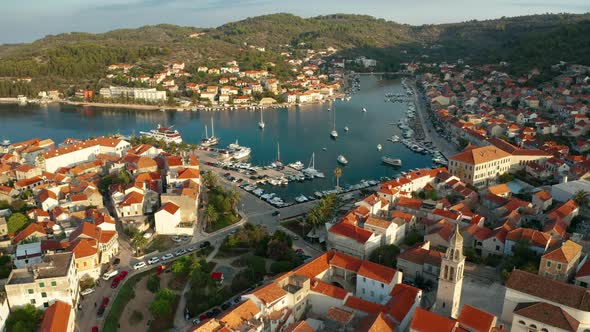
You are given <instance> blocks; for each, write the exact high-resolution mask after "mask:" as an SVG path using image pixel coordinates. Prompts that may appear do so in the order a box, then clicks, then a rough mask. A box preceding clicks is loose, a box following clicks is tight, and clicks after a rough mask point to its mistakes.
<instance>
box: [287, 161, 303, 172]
mask: <svg viewBox="0 0 590 332" xmlns="http://www.w3.org/2000/svg"><path fill="white" fill-rule="evenodd" d="M287 166H289V167H291V168H292V169H294V170H297V171H301V170H302V169H303V168H304V167H305V165H303V163H302V162H301V161H299V160H298V161H296V162H294V163H290V164H289V165H287Z"/></svg>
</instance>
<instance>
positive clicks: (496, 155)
mask: <svg viewBox="0 0 590 332" xmlns="http://www.w3.org/2000/svg"><path fill="white" fill-rule="evenodd" d="M507 157H510V154H509V153H507V152H505V151H503V150H500V149H499V148H497V147H495V146H483V147H479V148H475V149H470V150H468V151H464V152H461V153H458V154H456V155H454V156H452V157H451V158H450V159H451V160H455V161H459V162H463V163H466V164H470V165H479V164H483V163H487V162H490V161H494V160H498V159H502V158H507Z"/></svg>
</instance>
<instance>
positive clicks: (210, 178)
mask: <svg viewBox="0 0 590 332" xmlns="http://www.w3.org/2000/svg"><path fill="white" fill-rule="evenodd" d="M203 183H204V184H205V186H206V187H207V188H209V189H213V188H215V187H217V176H216V175H215V174H213V172H207V173H205V174H204V175H203Z"/></svg>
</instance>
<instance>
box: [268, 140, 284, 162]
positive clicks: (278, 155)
mask: <svg viewBox="0 0 590 332" xmlns="http://www.w3.org/2000/svg"><path fill="white" fill-rule="evenodd" d="M270 166H272V167H277V168H281V167H283V162H281V147H280V145H279V142H277V160H276V161H275V162H273V163H272V164H270Z"/></svg>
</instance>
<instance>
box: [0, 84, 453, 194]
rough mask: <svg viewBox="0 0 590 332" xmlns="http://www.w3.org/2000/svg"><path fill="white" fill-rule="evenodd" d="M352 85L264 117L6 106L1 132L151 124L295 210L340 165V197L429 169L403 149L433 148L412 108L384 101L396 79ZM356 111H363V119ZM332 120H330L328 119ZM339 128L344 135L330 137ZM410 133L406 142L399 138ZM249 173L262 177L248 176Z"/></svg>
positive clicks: (427, 160) (46, 134) (91, 130)
mask: <svg viewBox="0 0 590 332" xmlns="http://www.w3.org/2000/svg"><path fill="white" fill-rule="evenodd" d="M353 82H355V83H353V84H352V90H351V95H350V97H346V98H344V100H336V101H332V102H327V103H324V104H312V105H302V106H291V107H288V108H276V109H265V110H264V111H261V110H226V111H218V112H202V111H197V112H176V111H166V112H158V111H150V110H136V109H120V108H115V109H110V108H93V107H80V106H72V105H59V104H49V105H29V106H23V107H19V106H16V105H8V104H7V105H0V110H1V111H0V130H1V131H2V133H3V138H4V139H9V140H10V141H12V142H18V141H20V140H25V139H29V138H30V133H31V132H34V133H35V136H37V137H40V138H51V139H53V140H54V141H55V142H56V144H59V143H60V142H62V141H63V140H64V139H66V138H68V137H79V138H86V137H90V136H94V137H96V136H101V135H110V134H115V133H120V134H122V135H138V134H139V132H140V131H145V130H146V129H150V128H156V127H157V125H158V124H161V125H162V126H163V127H171V126H173V128H174V130H177V131H178V132H179V134H180V135H182V141H183V142H184V143H186V144H189V145H201V148H200V149H198V150H197V153H198V155H199V157H200V159H201V164H205V163H207V162H209V163H211V164H212V165H213V164H214V163H215V164H218V163H219V166H221V167H218V168H219V172H220V174H221V175H222V176H223V174H225V173H230V175H229V176H232V177H234V179H233V180H232V182H233V181H236V182H235V184H236V185H241V186H244V189H245V190H246V186H248V185H250V186H255V187H256V188H255V189H254V190H256V189H261V190H262V191H263V192H264V193H268V194H271V193H274V194H275V195H274V196H273V197H279V198H280V199H281V200H282V201H283V202H284V203H285V204H293V203H297V200H296V198H299V200H302V199H303V197H302V196H305V198H306V199H308V200H310V199H316V198H318V195H316V193H319V194H320V195H323V193H325V192H330V191H334V190H335V187H336V179H335V177H334V175H333V171H334V169H335V168H336V167H341V168H342V176H341V178H340V186H341V189H340V190H341V191H346V190H351V189H352V190H354V188H357V189H359V188H361V187H365V185H367V186H370V183H372V182H375V183H376V182H378V181H380V180H381V179H385V178H391V177H395V176H398V175H399V173H400V172H402V171H404V170H407V169H415V168H424V167H431V166H434V165H436V163H435V161H433V158H436V157H437V156H436V155H434V154H428V153H426V154H423V153H422V152H417V151H415V150H412V149H411V146H412V145H406V144H404V143H403V142H402V140H408V141H407V142H408V143H409V142H410V141H412V142H413V145H417V146H419V147H422V148H428V149H429V150H431V151H432V153H435V152H436V151H435V150H434V149H433V148H432V147H431V146H432V145H427V143H426V142H424V141H423V140H420V139H419V136H418V135H419V133H418V131H415V130H414V128H413V126H414V122H415V119H416V118H414V120H412V119H410V118H408V117H407V115H408V113H407V112H408V111H409V108H410V106H413V104H411V103H408V102H407V101H404V102H403V103H392V102H384V101H383V97H384V96H385V95H386V94H387V93H391V92H393V93H396V94H399V95H406V96H407V93H406V90H405V88H404V86H403V84H402V82H401V80H381V79H379V76H377V75H375V76H360V77H358V78H357V79H355V80H353ZM363 108H365V109H366V110H367V112H362V109H363ZM328 109H330V111H328ZM261 112H263V113H264V114H262V113H261ZM334 113H338V114H337V115H336V119H335V118H334ZM400 121H401V122H400ZM262 122H264V129H263V130H261V128H260V127H261V126H260V123H262ZM392 124H393V125H392ZM398 124H403V125H405V126H407V128H406V127H404V128H406V129H402V128H401V127H398ZM341 128H344V129H343V130H342V131H340V130H338V129H341ZM346 129H348V130H346ZM332 130H338V131H340V132H339V133H338V134H340V135H339V136H338V139H331V137H330V135H329V134H330V132H331V131H332ZM410 130H412V132H414V136H411V137H409V138H405V136H404V134H406V133H411V132H410ZM406 136H408V135H406ZM236 140H237V144H236ZM203 143H204V144H203ZM230 144H236V145H237V146H234V145H232V147H233V149H232V147H230ZM378 145H381V151H379V149H378V148H377V146H378ZM408 146H409V147H410V148H409V147H408ZM248 149H249V151H248ZM277 150H279V151H277ZM279 154H280V156H279ZM340 155H342V156H343V157H344V158H345V159H346V161H347V164H346V166H344V165H343V164H341V163H340V162H339V161H338V156H340ZM383 156H389V157H391V158H394V159H400V160H401V161H402V166H401V167H395V168H394V167H391V166H390V165H388V164H385V163H383V162H382V157H383ZM439 161H443V160H439ZM277 162H278V163H277ZM220 163H224V164H220ZM232 163H233V164H232ZM248 164H249V166H247V165H248ZM273 164H274V166H273ZM244 166H247V167H250V168H254V171H256V173H252V174H248V172H250V173H251V172H252V170H248V169H247V167H246V169H244ZM277 166H278V167H277ZM212 167H213V166H212ZM224 167H226V168H227V169H224ZM216 168H217V167H216ZM230 168H232V169H230ZM233 168H235V169H236V170H233ZM254 175H256V177H260V176H263V178H262V179H260V178H257V179H253V178H252V177H253V176H254ZM240 179H241V182H238V181H239V180H240ZM369 181H371V182H369ZM250 192H252V191H250ZM257 192H260V191H257ZM271 199H272V198H271ZM275 202H279V201H278V199H275Z"/></svg>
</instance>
